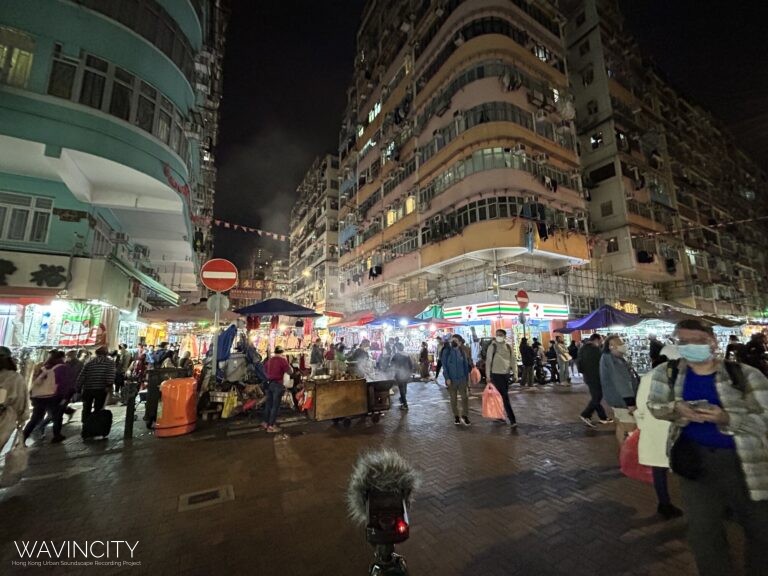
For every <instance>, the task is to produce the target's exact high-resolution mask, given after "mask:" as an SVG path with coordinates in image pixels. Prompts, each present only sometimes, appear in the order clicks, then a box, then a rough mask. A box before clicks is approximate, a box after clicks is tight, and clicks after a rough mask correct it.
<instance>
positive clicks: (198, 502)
mask: <svg viewBox="0 0 768 576" xmlns="http://www.w3.org/2000/svg"><path fill="white" fill-rule="evenodd" d="M234 499H235V490H234V488H232V485H231V484H228V485H226V486H219V487H218V488H212V489H210V490H201V491H200V492H192V493H190V494H182V495H181V496H179V512H187V511H189V510H197V509H198V508H206V507H208V506H215V505H217V504H222V503H223V502H228V501H229V500H234Z"/></svg>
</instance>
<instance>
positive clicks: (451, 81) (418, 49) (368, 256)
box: [339, 0, 768, 315]
mask: <svg viewBox="0 0 768 576" xmlns="http://www.w3.org/2000/svg"><path fill="white" fill-rule="evenodd" d="M556 6H557V7H556ZM558 8H559V9H558ZM357 43H358V48H357V57H356V60H355V72H354V78H353V82H352V84H351V86H350V87H349V89H348V106H347V110H346V113H345V117H344V121H343V125H342V130H341V133H340V146H339V156H340V165H341V168H340V180H341V184H340V204H341V206H340V211H339V246H340V254H341V256H340V258H339V275H340V280H341V285H340V292H341V294H342V297H343V300H344V302H345V303H346V304H347V309H350V308H351V309H372V310H384V309H386V308H388V307H390V306H392V305H393V304H397V303H400V302H407V301H415V300H421V299H431V300H433V301H437V302H444V301H446V300H452V301H453V302H454V303H456V302H460V303H461V304H471V303H477V301H478V300H479V301H480V302H481V303H482V302H484V301H487V300H489V299H492V300H494V301H496V300H498V301H502V300H506V301H510V300H511V299H512V298H511V295H512V293H513V292H514V291H516V290H517V287H523V288H525V289H526V290H528V291H532V292H535V293H536V294H537V296H536V297H537V298H539V299H540V300H541V301H542V302H543V303H546V304H557V303H567V304H568V306H569V311H570V313H571V315H578V314H582V313H586V312H589V311H590V310H593V309H595V308H596V307H597V306H599V305H601V304H603V303H615V302H616V301H619V300H623V299H629V300H631V299H642V300H645V299H651V300H654V301H656V302H659V303H661V302H663V301H676V302H680V303H681V304H682V305H684V306H686V307H691V308H696V309H699V310H702V311H705V312H710V313H719V314H746V313H750V312H755V311H757V310H762V309H763V308H764V302H763V298H762V296H761V294H762V293H763V292H764V289H763V288H764V287H761V283H764V282H765V278H766V259H765V256H763V255H762V254H760V253H758V250H757V249H756V248H755V246H757V245H758V242H757V239H758V238H760V237H761V235H762V234H764V230H765V227H764V226H763V225H762V224H761V223H760V222H747V223H741V224H733V222H735V221H738V220H742V219H748V218H749V216H750V215H755V214H757V215H759V214H762V213H765V208H766V206H765V202H766V198H768V189H766V179H765V175H764V173H762V172H760V170H759V169H758V168H757V167H756V166H755V165H754V164H753V163H751V162H750V161H749V160H748V158H747V157H746V156H745V155H744V154H742V153H741V152H740V151H739V150H738V149H737V148H736V147H735V146H734V144H733V141H732V139H731V138H730V137H729V136H728V135H727V132H726V131H724V130H722V129H721V128H719V127H718V125H717V123H716V122H715V121H714V120H713V119H712V118H711V117H709V115H707V114H706V113H705V112H703V111H702V110H700V109H698V108H697V107H696V106H694V105H692V104H690V103H689V102H688V101H686V100H685V99H684V98H682V97H681V96H680V95H679V94H678V93H676V92H675V91H674V89H673V88H671V87H670V85H669V84H668V83H667V82H665V81H664V80H663V79H662V77H661V75H660V74H659V73H657V72H656V71H655V69H654V67H653V66H652V65H650V64H649V63H648V62H647V61H645V60H643V59H642V57H641V56H640V52H639V50H638V48H637V46H636V44H635V42H634V40H633V39H632V37H631V35H630V34H628V32H627V31H626V29H625V28H624V27H623V24H622V20H621V16H620V14H619V12H618V9H617V7H616V2H615V0H605V1H603V0H573V1H566V2H560V3H557V5H555V3H552V2H548V1H546V0H538V1H532V2H529V1H526V0H519V1H518V0H514V1H511V2H510V1H501V0H499V1H498V2H495V1H493V0H482V1H481V0H463V1H461V0H432V1H426V0H424V1H417V0H401V1H399V2H389V3H386V5H385V3H381V2H377V1H374V0H372V1H371V2H369V3H368V4H367V6H366V8H365V10H364V15H363V19H362V24H361V26H360V30H359V32H358V38H357ZM350 296H351V298H350Z"/></svg>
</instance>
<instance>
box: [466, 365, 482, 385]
mask: <svg viewBox="0 0 768 576" xmlns="http://www.w3.org/2000/svg"><path fill="white" fill-rule="evenodd" d="M481 379H482V376H481V375H480V370H478V369H477V366H475V367H474V368H472V370H470V371H469V381H470V382H472V384H473V385H474V386H477V385H478V384H480V380H481Z"/></svg>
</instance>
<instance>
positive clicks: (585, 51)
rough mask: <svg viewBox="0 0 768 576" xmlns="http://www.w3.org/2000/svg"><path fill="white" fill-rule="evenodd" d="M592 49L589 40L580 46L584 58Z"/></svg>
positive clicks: (580, 52)
mask: <svg viewBox="0 0 768 576" xmlns="http://www.w3.org/2000/svg"><path fill="white" fill-rule="evenodd" d="M590 49H591V48H590V46H589V40H585V41H584V42H582V43H581V46H579V54H580V55H582V56H584V55H586V54H589V51H590Z"/></svg>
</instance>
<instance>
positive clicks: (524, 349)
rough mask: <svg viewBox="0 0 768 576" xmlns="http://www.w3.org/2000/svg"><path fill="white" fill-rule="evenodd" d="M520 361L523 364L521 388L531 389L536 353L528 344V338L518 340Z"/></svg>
mask: <svg viewBox="0 0 768 576" xmlns="http://www.w3.org/2000/svg"><path fill="white" fill-rule="evenodd" d="M520 360H521V361H522V363H523V374H522V383H521V386H522V387H523V388H532V387H533V370H534V367H535V366H536V351H535V350H534V349H533V347H532V346H531V345H530V344H528V338H522V339H521V340H520Z"/></svg>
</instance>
